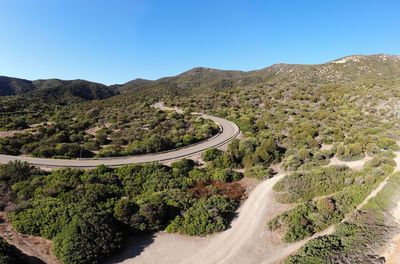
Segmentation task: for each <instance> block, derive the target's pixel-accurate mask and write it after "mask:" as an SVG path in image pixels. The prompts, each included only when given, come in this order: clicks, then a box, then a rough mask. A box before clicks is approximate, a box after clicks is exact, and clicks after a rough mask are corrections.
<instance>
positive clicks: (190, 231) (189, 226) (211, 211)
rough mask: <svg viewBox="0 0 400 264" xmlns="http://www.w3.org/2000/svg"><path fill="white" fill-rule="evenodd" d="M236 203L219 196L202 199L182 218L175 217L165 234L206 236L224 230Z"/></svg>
mask: <svg viewBox="0 0 400 264" xmlns="http://www.w3.org/2000/svg"><path fill="white" fill-rule="evenodd" d="M237 206H238V203H237V202H235V201H234V200H232V199H229V198H226V197H224V196H220V195H213V196H211V197H210V198H202V199H200V200H199V201H198V202H197V203H196V204H194V205H193V206H192V207H191V208H189V210H187V211H186V212H185V213H184V214H183V215H182V216H177V217H176V218H175V220H173V221H172V222H171V224H170V225H169V226H168V227H167V229H166V230H167V232H179V233H183V234H187V235H192V236H194V235H201V236H204V235H207V234H211V233H213V232H218V231H222V230H225V229H226V228H227V226H228V223H229V222H228V220H227V217H228V216H231V215H232V214H233V213H234V212H235V210H236V208H237Z"/></svg>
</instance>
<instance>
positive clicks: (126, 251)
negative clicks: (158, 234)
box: [103, 233, 155, 264]
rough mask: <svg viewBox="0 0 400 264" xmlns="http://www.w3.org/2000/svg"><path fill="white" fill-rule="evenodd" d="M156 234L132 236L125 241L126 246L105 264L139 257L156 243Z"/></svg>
mask: <svg viewBox="0 0 400 264" xmlns="http://www.w3.org/2000/svg"><path fill="white" fill-rule="evenodd" d="M154 237H155V235H154V233H152V234H146V235H140V236H132V237H130V238H128V239H126V240H125V241H124V246H123V247H122V248H121V249H120V250H119V251H117V252H115V253H114V254H113V256H112V257H111V258H110V259H109V260H107V261H105V262H104V263H103V264H112V263H120V262H122V261H124V260H126V259H131V258H134V257H137V256H139V255H140V254H141V253H142V252H143V250H144V249H145V248H146V247H147V246H149V245H150V244H151V243H153V242H154Z"/></svg>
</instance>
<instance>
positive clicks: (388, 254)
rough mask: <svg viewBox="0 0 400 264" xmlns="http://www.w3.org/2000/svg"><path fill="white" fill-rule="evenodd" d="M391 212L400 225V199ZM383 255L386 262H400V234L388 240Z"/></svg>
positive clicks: (399, 164)
mask: <svg viewBox="0 0 400 264" xmlns="http://www.w3.org/2000/svg"><path fill="white" fill-rule="evenodd" d="M396 155H397V157H396V158H395V161H396V163H397V167H396V171H400V152H396ZM391 214H392V216H393V217H394V218H395V220H396V221H397V223H398V224H399V225H400V200H399V201H397V204H396V207H395V208H393V209H392V211H391ZM382 256H383V257H385V259H386V263H389V264H398V263H400V234H398V235H396V236H394V237H393V238H392V239H391V241H389V242H388V244H387V246H386V248H385V249H384V250H383V253H382Z"/></svg>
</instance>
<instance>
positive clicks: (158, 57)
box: [0, 0, 400, 84]
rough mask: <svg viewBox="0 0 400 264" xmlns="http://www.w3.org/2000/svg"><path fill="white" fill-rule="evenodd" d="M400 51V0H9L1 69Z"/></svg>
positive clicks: (159, 67)
mask: <svg viewBox="0 0 400 264" xmlns="http://www.w3.org/2000/svg"><path fill="white" fill-rule="evenodd" d="M373 53H390V54H400V1H398V0H392V1H390V0H359V1H357V0H332V1H325V0H301V1H300V0H299V1H297V0H291V1H290V0H270V1H268V0H259V1H257V0H254V1H251V0H248V1H245V0H238V1H235V0H229V1H228V0H197V1H194V0H181V1H174V0H146V1H145V0H130V1H129V0H0V75H6V76H15V77H22V78H27V79H39V78H51V77H57V78H62V79H76V78H81V79H87V80H92V81H98V82H103V83H107V84H111V83H123V82H126V81H128V80H131V79H134V78H138V77H141V78H147V79H157V78H160V77H164V76H170V75H175V74H178V73H180V72H182V71H185V70H188V69H190V68H192V67H196V66H204V67H212V68H220V69H237V70H252V69H258V68H263V67H266V66H269V65H271V64H273V63H277V62H286V63H322V62H326V61H329V60H332V59H335V58H338V57H342V56H345V55H350V54H373Z"/></svg>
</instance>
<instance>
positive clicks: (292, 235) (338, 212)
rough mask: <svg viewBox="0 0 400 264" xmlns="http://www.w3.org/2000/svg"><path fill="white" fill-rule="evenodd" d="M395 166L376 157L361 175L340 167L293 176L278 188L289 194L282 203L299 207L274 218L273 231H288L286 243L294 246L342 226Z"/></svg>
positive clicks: (283, 198)
mask: <svg viewBox="0 0 400 264" xmlns="http://www.w3.org/2000/svg"><path fill="white" fill-rule="evenodd" d="M395 165H396V164H395V162H394V161H393V160H392V159H390V158H387V157H375V158H374V159H372V160H371V161H369V162H367V163H366V165H365V166H364V168H363V169H362V170H361V171H352V170H348V169H347V168H346V167H340V166H339V167H327V168H322V169H314V170H311V171H309V172H306V173H293V174H291V175H289V176H288V177H286V178H284V179H283V180H281V181H280V182H278V183H277V184H276V185H275V186H274V188H275V190H277V191H284V192H285V193H283V195H282V196H281V200H282V201H284V202H289V203H294V202H296V203H297V205H296V206H295V207H294V208H293V209H291V210H289V211H287V212H285V213H283V214H281V215H278V216H277V217H275V218H273V219H272V220H271V221H270V222H269V228H270V229H272V230H275V229H278V228H282V229H284V230H285V235H284V240H285V241H286V242H294V241H297V240H301V239H303V238H305V237H309V236H311V235H313V234H314V233H316V232H319V231H322V230H324V229H326V228H327V227H328V226H330V225H332V224H336V223H339V222H340V221H341V220H342V219H343V218H344V217H345V215H346V214H347V213H349V212H351V211H353V210H354V209H355V208H356V206H357V205H358V204H360V203H361V202H362V201H363V200H364V199H365V198H366V197H367V196H368V194H369V193H370V192H371V191H372V190H373V188H374V187H376V186H377V184H379V182H381V181H382V180H383V179H384V178H385V177H387V176H388V175H389V174H390V173H392V171H393V169H394V168H393V167H394V166H395Z"/></svg>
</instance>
